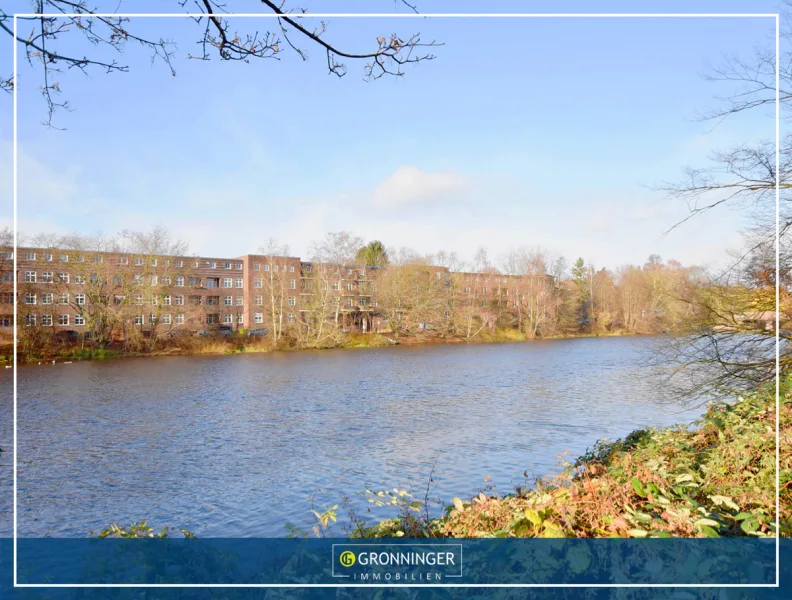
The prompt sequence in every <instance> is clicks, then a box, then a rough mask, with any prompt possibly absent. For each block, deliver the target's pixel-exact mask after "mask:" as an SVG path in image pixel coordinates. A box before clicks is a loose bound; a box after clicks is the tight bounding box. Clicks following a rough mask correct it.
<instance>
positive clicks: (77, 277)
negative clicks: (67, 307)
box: [74, 275, 85, 285]
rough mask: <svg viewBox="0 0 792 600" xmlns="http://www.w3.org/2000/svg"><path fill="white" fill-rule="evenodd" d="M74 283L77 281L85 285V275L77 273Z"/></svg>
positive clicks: (78, 283)
mask: <svg viewBox="0 0 792 600" xmlns="http://www.w3.org/2000/svg"><path fill="white" fill-rule="evenodd" d="M74 283H76V284H77V285H83V284H84V283H85V277H83V276H82V275H75V276H74Z"/></svg>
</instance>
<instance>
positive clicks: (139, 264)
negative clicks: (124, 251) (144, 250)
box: [135, 258, 143, 267]
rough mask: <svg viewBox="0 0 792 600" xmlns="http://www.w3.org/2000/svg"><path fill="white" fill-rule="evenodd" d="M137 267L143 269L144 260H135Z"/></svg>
mask: <svg viewBox="0 0 792 600" xmlns="http://www.w3.org/2000/svg"><path fill="white" fill-rule="evenodd" d="M135 266H136V267H142V266H143V259H142V258H136V259H135Z"/></svg>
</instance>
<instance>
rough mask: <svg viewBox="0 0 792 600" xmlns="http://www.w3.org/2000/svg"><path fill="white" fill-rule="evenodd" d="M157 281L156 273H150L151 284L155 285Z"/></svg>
mask: <svg viewBox="0 0 792 600" xmlns="http://www.w3.org/2000/svg"><path fill="white" fill-rule="evenodd" d="M157 281H158V280H157V276H156V275H152V276H151V285H157Z"/></svg>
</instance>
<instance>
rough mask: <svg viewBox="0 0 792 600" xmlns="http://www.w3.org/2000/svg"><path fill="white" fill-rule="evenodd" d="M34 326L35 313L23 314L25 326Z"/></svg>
mask: <svg viewBox="0 0 792 600" xmlns="http://www.w3.org/2000/svg"><path fill="white" fill-rule="evenodd" d="M35 326H36V315H25V327H35Z"/></svg>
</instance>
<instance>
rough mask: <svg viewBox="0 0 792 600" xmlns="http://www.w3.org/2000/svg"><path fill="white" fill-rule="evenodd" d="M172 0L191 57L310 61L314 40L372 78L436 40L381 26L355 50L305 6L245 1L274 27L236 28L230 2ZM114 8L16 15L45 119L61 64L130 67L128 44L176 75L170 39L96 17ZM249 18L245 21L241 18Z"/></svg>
mask: <svg viewBox="0 0 792 600" xmlns="http://www.w3.org/2000/svg"><path fill="white" fill-rule="evenodd" d="M173 4H174V5H176V6H179V7H180V8H181V9H183V10H185V14H191V15H199V16H194V17H193V18H194V21H195V23H196V24H197V26H198V27H200V28H201V31H200V33H199V34H198V39H197V45H198V48H199V51H198V52H197V53H194V54H193V53H190V54H188V55H187V57H188V58H190V59H197V60H204V61H208V60H211V59H212V58H214V57H216V58H219V59H220V60H224V61H226V60H227V61H232V60H233V61H243V62H251V61H252V60H255V59H261V60H268V59H274V60H280V58H281V54H282V53H283V52H284V51H287V50H291V51H293V52H294V53H296V54H297V55H298V56H299V57H300V58H301V59H302V60H308V55H309V51H308V50H307V48H308V47H315V48H318V49H319V50H320V51H321V52H322V53H323V54H324V55H325V56H326V59H327V69H328V72H329V73H332V74H334V75H337V76H338V77H342V76H344V75H345V74H346V72H347V67H346V61H362V62H363V63H364V67H363V75H364V77H365V78H366V79H368V80H375V79H379V78H381V77H384V76H386V75H391V76H396V77H401V76H403V75H404V67H406V66H407V65H412V64H416V63H419V62H422V61H425V60H431V59H433V58H434V55H433V54H432V53H431V52H430V49H431V48H433V47H436V46H438V45H441V44H438V43H437V42H435V41H434V40H432V41H429V42H424V41H423V40H422V39H421V35H420V33H413V34H410V35H408V36H401V35H399V34H396V33H385V34H381V35H376V36H372V37H375V43H374V44H373V45H372V47H370V48H368V49H364V50H353V49H350V48H347V47H346V46H345V44H344V43H343V42H341V41H337V40H332V39H330V36H329V35H328V31H327V23H326V22H324V21H319V23H318V24H317V23H315V20H314V19H311V18H310V14H309V13H308V10H307V9H306V8H304V7H300V6H292V5H290V4H289V2H288V0H280V1H277V2H273V1H270V0H259V1H258V2H253V0H251V2H250V5H252V6H255V7H258V8H259V9H260V10H262V11H263V12H264V13H265V14H266V13H269V14H274V15H276V17H274V19H272V20H270V22H272V21H274V24H275V27H272V28H271V30H265V31H259V30H256V29H251V30H248V31H244V30H242V31H240V30H239V29H238V27H240V23H239V21H238V20H233V19H230V18H229V17H228V16H227V15H226V16H224V14H225V13H227V12H228V5H227V4H224V3H222V2H220V1H219V0H174V2H173ZM401 4H402V5H404V6H405V7H407V8H408V9H409V10H411V11H415V10H416V9H415V7H414V6H413V5H411V4H409V3H408V2H407V1H406V0H401ZM118 8H119V5H118V3H112V4H111V3H109V2H101V0H96V3H89V2H88V1H87V0H32V1H31V11H30V14H35V15H39V16H25V17H22V16H20V17H17V31H16V37H15V39H16V41H17V42H18V43H19V44H20V45H21V47H22V50H23V53H24V54H23V55H24V57H25V58H26V60H27V61H28V62H29V63H30V64H31V65H36V66H38V67H40V69H41V77H42V84H41V91H42V94H43V96H44V99H45V101H46V105H47V119H46V121H45V123H46V124H48V125H50V126H52V124H53V116H54V114H55V112H56V110H57V109H59V108H62V109H66V110H69V108H70V107H69V104H68V102H67V101H64V100H61V93H62V88H61V83H60V81H59V74H60V73H61V72H62V71H63V70H71V69H78V70H80V71H82V72H84V73H85V74H86V75H89V74H90V73H93V72H106V73H112V72H126V71H128V70H129V66H128V65H127V64H124V63H122V62H119V60H118V59H117V57H118V56H119V55H121V54H123V53H124V51H125V50H126V49H127V47H128V46H129V45H130V44H132V45H136V46H139V47H142V48H143V49H144V50H146V51H148V52H149V53H150V55H151V59H152V62H158V63H161V64H162V65H163V66H164V67H165V69H166V70H167V71H168V72H169V73H170V74H171V75H173V76H175V75H176V68H175V66H174V61H175V59H176V52H177V48H176V45H175V43H173V42H172V41H171V40H168V39H165V38H159V39H154V38H149V37H147V36H145V35H144V34H137V33H136V28H135V27H134V25H133V22H132V20H130V18H128V17H115V16H98V15H108V14H114V13H118ZM234 8H235V9H237V10H240V6H239V5H238V4H237V5H235V6H234ZM43 15H49V16H43ZM232 22H233V25H232ZM249 23H250V21H249V20H248V22H247V23H246V24H249ZM0 30H1V31H4V32H5V33H7V34H8V35H11V36H14V28H13V15H9V14H8V13H5V12H4V11H3V10H2V9H0ZM71 37H82V38H83V39H85V40H87V41H88V42H89V43H90V44H91V45H92V46H93V48H94V53H93V54H91V55H90V56H87V55H80V54H75V53H72V52H71V51H69V50H67V49H66V48H67V45H68V39H69V38H71ZM14 85H15V82H14V81H13V78H12V77H11V76H9V77H6V78H3V79H0V88H2V89H4V90H6V91H11V90H12V89H13V86H14Z"/></svg>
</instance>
